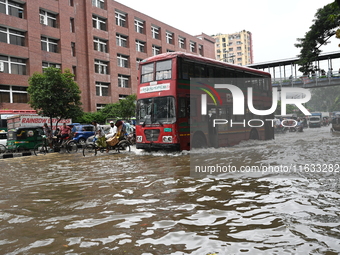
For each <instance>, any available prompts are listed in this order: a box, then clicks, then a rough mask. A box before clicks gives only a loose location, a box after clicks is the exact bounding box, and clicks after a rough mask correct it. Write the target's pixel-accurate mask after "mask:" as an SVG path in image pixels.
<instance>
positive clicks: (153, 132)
mask: <svg viewBox="0 0 340 255" xmlns="http://www.w3.org/2000/svg"><path fill="white" fill-rule="evenodd" d="M144 134H145V137H146V140H147V141H149V142H154V141H157V140H158V137H159V134H160V130H159V129H147V130H144Z"/></svg>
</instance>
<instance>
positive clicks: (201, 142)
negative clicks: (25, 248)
mask: <svg viewBox="0 0 340 255" xmlns="http://www.w3.org/2000/svg"><path fill="white" fill-rule="evenodd" d="M191 147H192V148H205V147H207V142H206V141H205V137H204V136H203V135H202V134H195V135H194V138H193V139H192V145H191Z"/></svg>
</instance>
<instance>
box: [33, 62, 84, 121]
mask: <svg viewBox="0 0 340 255" xmlns="http://www.w3.org/2000/svg"><path fill="white" fill-rule="evenodd" d="M73 77H74V75H73V74H72V73H70V71H69V70H65V71H64V73H62V72H61V70H60V69H58V68H55V67H49V68H46V69H44V72H43V73H34V74H33V75H32V76H31V77H30V78H29V80H28V82H29V85H30V86H29V87H28V89H27V92H28V94H29V96H30V101H29V102H28V103H29V104H30V106H31V107H32V108H33V109H34V110H36V111H37V113H38V114H39V115H41V116H45V117H49V118H50V119H51V120H52V118H57V119H58V120H61V119H68V118H72V119H73V118H75V117H76V116H79V115H82V108H81V102H80V99H81V97H80V93H81V92H80V89H79V87H78V85H77V83H76V82H75V81H74V80H73ZM51 125H52V123H51Z"/></svg>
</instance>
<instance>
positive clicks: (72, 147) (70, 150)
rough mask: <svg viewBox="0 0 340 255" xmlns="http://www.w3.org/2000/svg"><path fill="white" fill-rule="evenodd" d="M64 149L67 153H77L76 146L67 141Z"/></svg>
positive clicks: (72, 142) (73, 142)
mask: <svg viewBox="0 0 340 255" xmlns="http://www.w3.org/2000/svg"><path fill="white" fill-rule="evenodd" d="M66 148H67V152H68V153H76V152H77V151H78V144H77V143H76V142H75V141H69V142H68V143H67V145H66Z"/></svg>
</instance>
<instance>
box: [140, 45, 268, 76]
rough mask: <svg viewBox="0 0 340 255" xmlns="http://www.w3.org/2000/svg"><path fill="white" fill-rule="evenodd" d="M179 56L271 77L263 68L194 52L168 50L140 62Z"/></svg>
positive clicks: (144, 62)
mask: <svg viewBox="0 0 340 255" xmlns="http://www.w3.org/2000/svg"><path fill="white" fill-rule="evenodd" d="M177 57H181V58H185V59H189V60H192V61H197V62H203V63H206V64H211V65H218V66H224V67H228V68H230V69H234V70H239V71H244V72H248V73H256V74H259V75H263V76H267V77H270V73H268V72H264V71H261V70H257V69H253V68H249V67H245V66H240V65H235V64H230V63H226V62H222V61H218V60H216V59H212V58H206V57H202V56H197V55H194V54H190V53H185V52H180V51H177V52H167V53H162V54H159V55H155V56H152V57H149V58H146V59H144V60H143V61H141V62H140V63H141V64H142V65H143V64H146V63H150V62H155V61H160V60H166V59H172V58H177Z"/></svg>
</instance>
